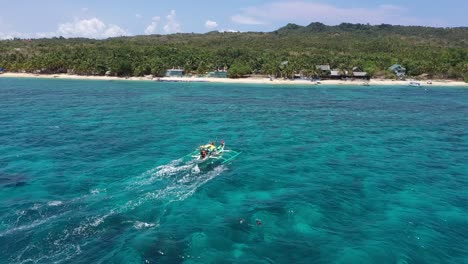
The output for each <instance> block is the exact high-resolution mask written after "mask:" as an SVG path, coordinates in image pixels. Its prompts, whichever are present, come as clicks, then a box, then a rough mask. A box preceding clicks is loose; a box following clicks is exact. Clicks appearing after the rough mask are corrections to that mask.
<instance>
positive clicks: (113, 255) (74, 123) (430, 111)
mask: <svg viewBox="0 0 468 264" xmlns="http://www.w3.org/2000/svg"><path fill="white" fill-rule="evenodd" d="M209 140H217V141H219V140H225V141H226V148H228V149H233V150H236V151H242V154H241V155H240V156H239V157H237V158H236V159H235V160H233V161H232V162H231V163H229V164H225V165H217V164H214V165H212V166H208V167H203V166H201V167H200V166H197V165H196V164H193V163H191V162H188V161H183V160H181V159H180V158H181V157H183V156H184V155H186V154H188V153H190V152H191V151H192V150H193V149H194V148H196V147H197V146H198V145H201V144H204V143H206V142H208V141H209ZM467 188H468V89H466V88H447V87H426V88H416V87H334V86H313V87H301V86H288V87H282V86H260V85H227V84H208V83H154V82H112V81H71V80H70V81H65V80H32V79H6V78H3V79H0V190H1V192H0V256H1V257H0V263H380V264H382V263H401V264H403V263H468V195H467Z"/></svg>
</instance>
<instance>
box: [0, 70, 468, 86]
mask: <svg viewBox="0 0 468 264" xmlns="http://www.w3.org/2000/svg"><path fill="white" fill-rule="evenodd" d="M0 78H39V79H40V78H46V79H51V78H53V79H74V80H125V81H157V80H160V81H172V82H212V83H240V84H271V85H311V86H312V85H317V83H316V82H312V81H309V80H284V79H273V80H270V79H269V78H240V79H229V78H199V77H182V78H181V77H162V78H149V77H129V78H122V77H114V76H83V75H69V74H32V73H10V72H7V73H3V74H0ZM417 82H419V83H420V84H421V86H464V87H468V83H465V82H462V81H452V80H431V81H430V83H428V81H417ZM365 83H367V84H369V85H370V86H373V85H376V86H377V85H400V86H401V85H408V84H409V81H397V80H389V79H371V80H370V81H365V80H322V81H320V84H319V85H344V86H345V85H346V86H348V85H364V84H365Z"/></svg>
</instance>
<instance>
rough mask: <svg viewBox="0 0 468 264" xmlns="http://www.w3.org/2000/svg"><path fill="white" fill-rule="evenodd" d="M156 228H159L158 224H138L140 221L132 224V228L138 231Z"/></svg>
mask: <svg viewBox="0 0 468 264" xmlns="http://www.w3.org/2000/svg"><path fill="white" fill-rule="evenodd" d="M158 226H159V224H154V223H145V222H140V221H136V222H134V223H133V227H134V228H135V229H138V230H141V229H147V228H152V227H158Z"/></svg>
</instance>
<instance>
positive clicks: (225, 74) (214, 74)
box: [207, 70, 228, 78]
mask: <svg viewBox="0 0 468 264" xmlns="http://www.w3.org/2000/svg"><path fill="white" fill-rule="evenodd" d="M207 77H208V78H227V77H228V72H227V71H226V70H216V71H212V72H209V73H208V75H207Z"/></svg>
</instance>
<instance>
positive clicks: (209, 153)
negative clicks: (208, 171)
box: [186, 141, 241, 164]
mask: <svg viewBox="0 0 468 264" xmlns="http://www.w3.org/2000/svg"><path fill="white" fill-rule="evenodd" d="M224 147H225V145H224V141H221V144H220V145H219V146H216V145H215V143H214V142H211V143H209V144H206V145H203V146H200V147H198V149H196V150H195V151H193V152H192V153H190V154H188V155H187V156H186V157H187V158H192V159H194V160H195V162H197V163H205V162H211V163H214V162H218V161H219V162H221V164H226V163H228V162H229V161H231V160H233V159H235V158H236V157H237V156H239V155H240V154H241V152H237V151H234V150H226V149H224Z"/></svg>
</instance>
